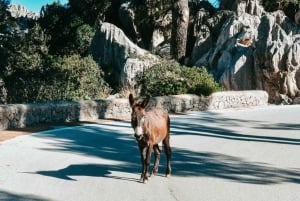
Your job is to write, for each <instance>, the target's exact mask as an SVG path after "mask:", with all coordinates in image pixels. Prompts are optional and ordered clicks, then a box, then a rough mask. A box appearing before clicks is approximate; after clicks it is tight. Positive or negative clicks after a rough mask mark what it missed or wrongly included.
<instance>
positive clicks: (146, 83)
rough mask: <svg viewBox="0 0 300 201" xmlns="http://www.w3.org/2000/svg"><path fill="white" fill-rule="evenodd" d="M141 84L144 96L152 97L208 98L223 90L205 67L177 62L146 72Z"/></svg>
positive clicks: (155, 66) (158, 66) (166, 62)
mask: <svg viewBox="0 0 300 201" xmlns="http://www.w3.org/2000/svg"><path fill="white" fill-rule="evenodd" d="M162 72H163V73H162ZM139 84H141V92H142V95H146V94H151V95H152V96H161V95H172V94H173V95H174V94H183V93H191V94H197V95H205V96H207V95H210V94H211V93H213V92H215V91H219V90H221V87H220V86H219V85H218V84H217V83H216V82H215V81H214V78H213V77H212V75H211V74H209V73H208V72H207V70H206V69H205V68H204V67H201V68H198V67H187V66H181V65H180V64H179V63H177V62H175V61H165V62H161V63H160V64H156V65H154V66H153V67H151V68H149V69H147V70H145V71H144V73H143V74H142V75H141V77H140V80H139Z"/></svg>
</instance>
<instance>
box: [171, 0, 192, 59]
mask: <svg viewBox="0 0 300 201" xmlns="http://www.w3.org/2000/svg"><path fill="white" fill-rule="evenodd" d="M188 24H189V6H188V0H174V1H173V7H172V35H171V55H172V56H173V58H174V59H176V60H177V61H179V62H180V63H183V62H184V59H185V53H186V42H187V30H188Z"/></svg>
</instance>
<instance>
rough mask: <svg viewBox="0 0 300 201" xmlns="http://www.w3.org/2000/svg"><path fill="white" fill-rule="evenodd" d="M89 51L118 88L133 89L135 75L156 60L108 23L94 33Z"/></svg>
mask: <svg viewBox="0 0 300 201" xmlns="http://www.w3.org/2000/svg"><path fill="white" fill-rule="evenodd" d="M90 50H91V54H92V55H93V58H94V60H95V61H96V62H97V63H99V65H100V66H101V67H103V70H104V71H106V72H107V73H109V74H110V75H111V77H112V78H113V80H111V82H112V83H113V84H115V85H117V86H119V87H122V86H126V85H128V86H130V87H133V86H134V85H135V83H136V77H137V76H136V75H137V74H138V73H140V72H142V71H143V70H144V69H145V68H147V67H149V66H150V65H151V64H153V63H154V62H156V61H157V60H158V58H157V57H156V56H154V55H152V54H150V53H149V52H148V51H146V50H144V49H142V48H140V47H138V46H137V45H136V44H134V43H133V42H132V41H130V40H129V39H128V38H127V36H126V35H125V34H124V32H123V31H122V30H121V29H119V28H118V27H116V26H115V25H113V24H110V23H103V24H102V25H101V27H100V28H99V29H98V30H97V31H96V33H95V36H94V38H93V40H92V43H91V47H90Z"/></svg>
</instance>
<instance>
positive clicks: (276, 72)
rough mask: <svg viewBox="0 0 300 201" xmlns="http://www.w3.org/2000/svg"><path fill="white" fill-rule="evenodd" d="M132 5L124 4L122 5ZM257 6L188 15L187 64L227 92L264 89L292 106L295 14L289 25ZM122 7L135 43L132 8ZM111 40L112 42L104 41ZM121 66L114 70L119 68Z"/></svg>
mask: <svg viewBox="0 0 300 201" xmlns="http://www.w3.org/2000/svg"><path fill="white" fill-rule="evenodd" d="M130 2H131V1H126V5H127V4H130ZM259 2H260V1H259V0H226V3H223V4H222V5H221V6H222V9H221V10H219V11H217V12H215V11H214V10H212V9H211V7H210V6H207V5H205V4H203V5H204V6H200V7H199V9H198V10H197V11H196V12H194V14H193V13H192V14H191V16H190V24H189V37H188V40H189V41H188V45H189V46H190V47H189V48H188V51H189V52H188V53H187V56H188V58H187V59H186V64H187V65H190V66H205V67H206V68H207V69H208V70H209V71H210V72H211V73H213V74H214V77H215V78H216V80H217V81H218V82H220V84H221V85H222V86H223V87H224V88H226V89H228V90H265V91H267V92H268V94H269V102H270V103H283V102H284V103H292V102H293V100H294V99H295V98H296V97H299V96H300V93H299V89H300V27H299V25H297V23H298V21H299V12H298V13H297V14H296V15H295V19H294V20H295V21H293V20H292V19H289V18H288V17H287V16H286V15H285V14H284V13H283V12H282V11H276V12H272V13H270V12H266V11H265V10H264V8H263V7H262V6H261V5H260V3H259ZM126 8H128V9H129V8H131V7H130V6H127V7H124V6H123V7H121V8H120V10H121V11H122V12H120V13H121V14H122V15H121V16H122V18H123V19H125V17H124V15H126V13H130V16H127V17H128V19H130V20H129V21H130V23H129V24H130V26H129V25H128V26H126V23H125V22H124V20H123V26H124V27H125V26H126V27H127V29H130V27H133V28H132V29H133V30H127V29H126V31H125V33H133V32H134V33H135V34H131V35H130V36H129V37H130V38H133V39H132V40H133V41H139V40H140V39H139V38H134V36H133V35H136V36H138V35H139V32H138V31H139V30H141V29H142V28H141V27H137V25H134V24H133V23H134V19H132V18H134V13H133V10H132V9H131V10H127V12H126V11H124V10H126ZM167 15H169V14H167ZM162 18H163V17H162ZM126 19H127V18H126ZM127 21H128V20H127ZM169 21H170V20H169ZM127 24H128V23H127ZM162 24H164V23H163V22H162ZM165 24H168V22H165ZM156 31H157V30H153V33H149V35H151V36H152V37H153V39H152V40H151V41H152V42H153V41H154V40H155V37H157V35H156ZM169 33H170V32H169ZM127 35H128V34H127ZM164 35H166V36H167V35H170V34H167V33H164ZM168 40H169V37H165V38H161V43H151V44H148V45H145V46H146V47H147V46H148V47H151V48H150V49H149V50H150V51H154V50H157V49H159V48H160V47H163V48H167V49H168ZM111 41H113V43H115V41H116V40H113V39H109V40H106V41H105V43H106V44H108V43H111ZM117 46H118V45H117ZM113 52H115V51H113ZM163 56H165V57H168V55H166V54H163ZM123 63H124V62H123ZM139 65H140V64H137V66H136V67H135V65H134V64H131V69H135V68H139V69H141V68H140V67H138V66H139ZM119 66H120V65H118V67H117V68H118V69H119V70H118V71H120V70H122V68H120V67H119ZM131 77H134V75H131Z"/></svg>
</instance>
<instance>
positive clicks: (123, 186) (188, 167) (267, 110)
mask: <svg viewBox="0 0 300 201" xmlns="http://www.w3.org/2000/svg"><path fill="white" fill-rule="evenodd" d="M171 135H172V136H171V146H172V151H173V156H172V176H171V178H166V177H165V176H164V172H165V163H166V158H165V156H164V155H162V157H161V163H160V167H159V174H158V175H157V176H156V177H154V178H151V179H150V180H149V182H148V183H147V184H142V183H140V182H139V178H140V169H141V165H140V155H139V152H138V149H137V145H136V142H135V140H134V137H133V132H132V129H131V128H130V123H129V121H114V122H113V121H112V122H104V123H97V124H87V125H84V126H77V127H58V128H54V129H52V130H48V131H43V132H37V133H32V134H30V135H25V136H20V137H16V138H14V139H11V140H7V141H4V142H1V143H0V200H1V201H2V200H14V201H15V200H16V201H21V200H22V201H23V200H35V201H38V200H39V201H40V200H42V201H46V200H61V201H94V200H95V201H106V200H107V201H127V200H128V201H146V200H149V201H150V200H151V201H153V200H161V201H173V200H177V201H299V200H300V105H299V106H269V107H264V108H251V109H235V110H233V109H232V110H223V111H205V112H190V113H188V114H185V115H171Z"/></svg>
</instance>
